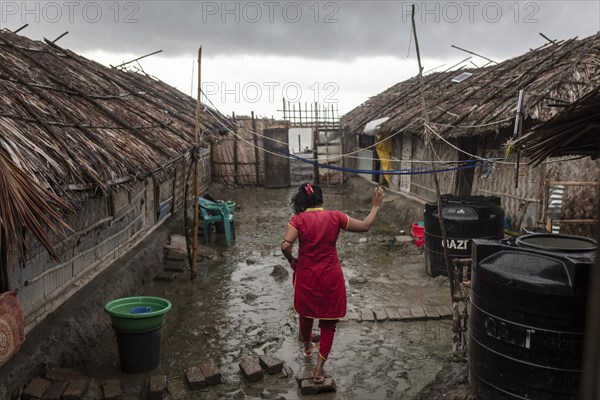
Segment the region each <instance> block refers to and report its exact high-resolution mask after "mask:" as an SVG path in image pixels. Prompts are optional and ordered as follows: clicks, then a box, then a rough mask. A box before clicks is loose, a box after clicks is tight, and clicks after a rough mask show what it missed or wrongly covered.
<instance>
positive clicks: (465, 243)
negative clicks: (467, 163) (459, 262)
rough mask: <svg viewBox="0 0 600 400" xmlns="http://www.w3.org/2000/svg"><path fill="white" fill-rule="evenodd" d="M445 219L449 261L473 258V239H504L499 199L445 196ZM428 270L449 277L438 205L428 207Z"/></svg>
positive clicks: (443, 211) (426, 248) (426, 215)
mask: <svg viewBox="0 0 600 400" xmlns="http://www.w3.org/2000/svg"><path fill="white" fill-rule="evenodd" d="M442 217H443V219H444V226H445V227H446V238H447V240H448V246H447V247H448V261H450V262H452V259H453V258H465V257H471V239H474V238H482V239H502V238H503V237H504V209H503V208H502V207H501V206H500V197H498V196H453V195H448V194H445V195H443V196H442ZM424 221H425V271H426V272H427V274H428V275H430V276H434V277H435V276H438V275H446V276H447V275H448V272H447V270H446V264H445V261H444V248H443V243H442V242H443V241H442V231H441V229H440V221H439V215H438V207H437V203H436V202H432V203H427V204H426V205H425V215H424Z"/></svg>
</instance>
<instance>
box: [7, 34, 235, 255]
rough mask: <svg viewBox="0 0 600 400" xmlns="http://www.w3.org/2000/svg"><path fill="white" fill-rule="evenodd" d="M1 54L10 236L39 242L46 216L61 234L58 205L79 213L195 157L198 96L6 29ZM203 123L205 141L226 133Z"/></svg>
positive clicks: (208, 117) (217, 123)
mask: <svg viewBox="0 0 600 400" xmlns="http://www.w3.org/2000/svg"><path fill="white" fill-rule="evenodd" d="M0 48H1V51H0V89H1V90H0V133H1V134H0V163H1V164H2V167H1V168H0V191H1V192H2V196H1V197H0V218H1V219H0V222H1V223H2V229H3V232H4V234H5V235H6V237H7V238H14V237H15V236H14V234H15V232H19V231H20V229H19V228H22V227H26V228H29V229H31V230H32V231H33V233H34V234H35V235H36V236H38V239H40V240H42V239H43V236H44V233H43V230H44V229H43V227H42V226H36V223H35V222H36V221H37V220H38V218H40V217H43V216H44V215H46V216H47V217H48V216H49V218H50V219H49V220H46V221H45V222H46V224H47V225H49V226H50V228H52V225H53V224H52V223H51V220H52V219H54V220H55V221H56V220H58V221H59V222H57V223H55V224H54V226H55V227H57V226H58V227H60V213H57V210H56V208H57V206H66V205H68V206H70V207H71V208H75V209H76V208H78V207H79V206H80V205H81V204H82V203H83V202H84V201H85V200H86V199H87V198H89V197H90V196H98V195H106V194H108V193H109V192H111V191H112V190H113V189H115V188H118V187H123V186H124V185H125V186H126V185H133V184H135V183H136V181H141V180H143V179H144V178H146V177H150V176H152V177H153V178H155V179H156V180H158V181H160V180H161V179H162V176H163V174H165V173H166V172H167V171H169V170H170V169H172V168H173V164H174V163H176V162H177V161H178V160H181V159H182V158H183V157H185V156H186V155H189V154H190V151H191V150H192V146H193V143H194V133H195V113H196V101H195V100H194V99H193V98H191V97H189V96H187V95H185V94H183V93H181V92H179V91H178V90H176V89H174V88H172V87H170V86H168V85H167V84H165V83H163V82H161V81H159V80H157V79H155V78H153V77H151V76H148V75H145V74H142V73H137V72H131V71H126V70H123V69H116V68H107V67H105V66H102V65H100V64H98V63H96V62H94V61H91V60H88V59H86V58H84V57H82V56H80V55H77V54H75V53H73V52H72V51H69V50H66V49H63V48H61V47H59V46H57V45H55V44H54V43H52V42H50V41H45V42H39V41H33V40H30V39H28V38H25V37H23V36H19V35H16V34H13V33H11V32H10V31H7V30H0ZM200 121H201V132H202V134H203V135H204V136H203V139H204V141H211V140H215V139H217V138H218V137H219V135H220V134H221V133H222V132H224V131H225V130H224V126H226V125H227V121H226V119H225V118H224V117H222V116H221V115H219V114H218V113H217V112H214V111H212V110H211V112H207V111H206V109H203V111H202V112H201V117H200ZM27 188H29V189H31V190H29V192H27V191H26V190H25V189H27ZM34 206H35V207H34ZM32 207H34V208H32ZM43 225H44V224H43ZM55 233H56V232H55ZM40 235H41V237H40ZM17 237H18V235H17ZM17 241H18V240H17ZM9 244H10V243H9ZM3 247H4V246H3ZM46 247H47V246H46ZM3 250H4V249H3Z"/></svg>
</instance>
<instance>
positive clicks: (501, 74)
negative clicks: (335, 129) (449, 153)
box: [341, 34, 600, 137]
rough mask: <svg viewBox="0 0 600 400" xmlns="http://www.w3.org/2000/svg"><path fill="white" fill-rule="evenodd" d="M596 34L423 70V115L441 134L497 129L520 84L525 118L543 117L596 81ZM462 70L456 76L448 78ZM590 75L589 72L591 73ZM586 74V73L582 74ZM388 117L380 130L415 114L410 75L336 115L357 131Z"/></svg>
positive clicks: (417, 127) (418, 127) (414, 82)
mask: <svg viewBox="0 0 600 400" xmlns="http://www.w3.org/2000/svg"><path fill="white" fill-rule="evenodd" d="M599 57H600V34H597V35H594V36H590V37H588V38H585V39H582V40H577V39H571V40H567V41H564V42H560V43H557V44H551V45H548V46H545V47H543V48H541V49H538V50H534V51H530V52H528V53H525V54H523V55H521V56H519V57H515V58H512V59H509V60H507V61H504V62H502V63H500V64H497V65H494V66H490V67H486V68H479V69H461V70H460V71H446V72H438V73H432V74H429V75H426V76H425V77H424V89H425V94H426V102H427V107H428V112H429V119H430V121H431V123H432V125H433V126H434V128H436V130H437V131H438V132H439V133H440V134H442V135H444V136H445V137H458V136H475V135H480V134H482V133H494V132H496V133H497V132H499V131H500V130H501V129H502V128H503V127H509V126H510V125H512V123H513V120H514V116H515V112H516V104H517V95H518V92H519V90H520V89H524V90H525V102H524V110H525V113H526V115H525V116H526V122H527V123H528V124H531V123H536V122H540V121H547V120H548V119H550V118H551V117H552V116H553V115H554V114H556V110H557V109H560V108H561V107H564V106H566V105H568V104H570V103H571V102H573V101H575V100H576V99H578V98H579V97H581V96H582V95H583V94H584V93H585V92H587V91H589V90H590V88H592V87H595V86H597V85H598V84H600V76H599V75H598V74H594V73H595V72H596V71H597V70H598V59H599ZM462 73H468V74H471V75H469V76H468V77H467V78H466V79H464V80H462V81H461V82H453V79H455V78H457V77H458V76H459V75H460V74H462ZM594 75H595V77H594ZM588 76H592V77H594V78H592V79H595V80H596V82H594V81H592V79H585V78H586V77H588ZM383 117H389V118H390V119H389V120H388V121H387V122H385V123H384V124H383V125H382V129H383V130H387V131H391V132H394V131H398V130H401V129H403V128H406V127H408V126H410V125H411V124H414V127H413V128H411V129H410V130H411V131H422V124H415V122H414V121H415V120H418V119H419V118H420V117H421V99H420V95H419V82H418V79H417V78H416V77H414V78H411V79H408V80H406V81H404V82H401V83H398V84H396V85H394V86H392V87H391V88H389V89H387V90H385V91H384V92H382V93H380V94H378V95H377V96H374V97H371V98H370V99H369V100H367V101H366V102H364V103H363V104H362V105H360V106H358V107H356V108H355V109H353V110H352V111H350V112H349V113H347V114H346V115H344V116H343V117H342V119H341V125H342V128H346V129H348V130H349V132H350V133H353V134H359V133H362V130H363V129H364V127H365V125H366V124H367V123H368V122H369V121H373V120H376V119H378V118H383Z"/></svg>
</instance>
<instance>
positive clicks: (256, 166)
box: [251, 103, 285, 186]
mask: <svg viewBox="0 0 600 400" xmlns="http://www.w3.org/2000/svg"><path fill="white" fill-rule="evenodd" d="M283 108H284V110H285V103H283ZM284 112H285V111H284ZM251 115H252V136H253V138H254V170H255V173H256V186H258V185H260V160H259V157H260V156H259V153H258V133H257V132H256V119H254V111H252V112H251ZM284 119H285V117H284Z"/></svg>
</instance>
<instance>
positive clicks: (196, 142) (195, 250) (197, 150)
mask: <svg viewBox="0 0 600 400" xmlns="http://www.w3.org/2000/svg"><path fill="white" fill-rule="evenodd" d="M201 65H202V46H200V48H199V49H198V98H197V99H196V129H195V134H194V151H193V154H194V228H193V235H194V241H193V244H192V262H191V265H190V279H192V280H193V279H197V278H198V271H197V269H196V262H197V259H198V212H199V211H200V210H199V209H198V196H200V174H199V173H198V164H199V161H200V160H199V158H200V111H201V99H200V96H201V94H202V92H201V90H200V87H201V86H200V85H201V82H202V81H201V68H200V67H201Z"/></svg>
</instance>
